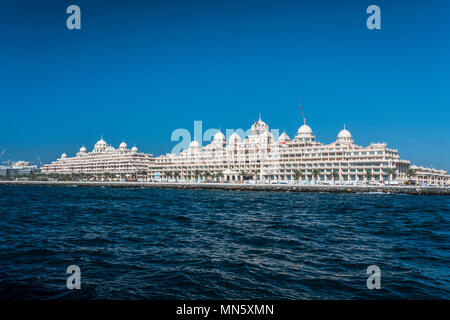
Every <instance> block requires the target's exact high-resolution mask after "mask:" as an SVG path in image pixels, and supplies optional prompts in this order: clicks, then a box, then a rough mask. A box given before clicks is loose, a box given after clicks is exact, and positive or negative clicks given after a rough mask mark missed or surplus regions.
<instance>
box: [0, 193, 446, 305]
mask: <svg viewBox="0 0 450 320" xmlns="http://www.w3.org/2000/svg"><path fill="white" fill-rule="evenodd" d="M0 215H1V216H0V252H1V254H0V298H11V299H47V298H49V299H172V298H175V299H219V298H226V299H421V298H425V299H435V298H437V299H449V298H450V269H449V266H450V198H449V197H446V196H413V195H390V194H329V193H278V192H235V191H206V190H162V189H114V188H111V189H110V188H82V187H42V186H41V187H39V186H30V187H26V186H0ZM73 264H75V265H78V266H79V267H80V269H81V290H68V289H67V287H66V279H67V277H68V276H69V275H67V274H66V268H67V267H68V266H69V265H73ZM369 265H377V266H379V267H380V269H381V289H380V290H369V289H368V288H367V286H366V280H367V277H368V276H367V274H366V269H367V267H368V266H369Z"/></svg>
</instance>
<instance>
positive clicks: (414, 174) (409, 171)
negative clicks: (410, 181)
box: [406, 168, 416, 178]
mask: <svg viewBox="0 0 450 320" xmlns="http://www.w3.org/2000/svg"><path fill="white" fill-rule="evenodd" d="M406 175H407V176H408V178H411V177H415V176H416V171H415V170H414V169H411V168H408V170H406Z"/></svg>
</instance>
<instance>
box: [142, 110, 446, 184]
mask: <svg viewBox="0 0 450 320" xmlns="http://www.w3.org/2000/svg"><path fill="white" fill-rule="evenodd" d="M409 169H412V170H413V171H414V172H415V171H416V170H417V173H416V174H415V175H413V174H411V170H409ZM149 173H150V177H152V178H161V179H168V178H174V177H175V178H177V179H181V180H194V179H198V178H199V176H200V177H202V178H203V179H205V178H206V179H208V178H209V179H215V180H217V178H219V179H220V180H224V181H227V182H242V181H243V180H248V179H250V180H256V181H263V182H266V183H274V182H275V183H276V182H285V183H291V182H294V181H299V182H300V183H311V182H312V181H315V182H321V183H336V182H337V183H341V182H342V183H358V182H359V183H368V182H374V183H375V182H379V183H386V182H388V181H389V182H393V181H397V182H402V183H403V182H405V181H414V182H416V183H421V184H430V185H431V184H432V185H441V186H444V185H449V181H450V180H449V175H448V174H447V172H446V171H444V170H435V169H431V168H424V167H416V166H412V167H410V162H409V161H407V160H402V159H400V157H399V155H398V150H396V149H391V148H388V147H387V145H386V143H372V144H370V145H369V146H367V147H363V146H359V145H357V144H355V143H354V141H353V137H352V135H351V133H350V132H349V131H348V130H347V129H345V128H344V129H343V130H342V131H340V132H339V134H338V135H337V139H336V141H334V142H332V143H330V144H323V143H320V142H317V141H316V138H315V136H314V134H313V131H312V129H311V128H310V127H309V126H308V125H307V124H306V123H304V124H303V125H302V126H301V127H300V128H299V129H298V131H297V133H296V135H295V137H294V138H293V139H290V138H289V136H288V135H287V134H286V133H285V132H283V133H282V134H281V135H280V136H279V137H278V138H275V136H274V134H273V133H272V132H271V131H270V130H269V127H268V125H267V124H266V123H265V122H264V121H262V120H261V119H259V120H257V121H255V122H254V123H253V125H252V126H251V128H250V130H249V134H248V136H246V137H241V136H239V135H238V134H237V133H236V132H234V133H233V134H231V136H230V137H229V139H228V141H227V139H226V137H225V135H224V134H223V133H222V132H220V131H218V132H217V133H216V134H215V136H214V137H213V140H212V142H211V143H210V144H208V145H206V146H204V147H201V146H200V144H199V143H198V142H197V141H192V142H191V144H190V145H189V148H188V149H186V150H184V151H182V152H180V153H179V154H166V155H163V156H159V157H157V158H155V161H154V162H152V164H151V165H150V167H149Z"/></svg>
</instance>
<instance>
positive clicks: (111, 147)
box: [105, 146, 115, 152]
mask: <svg viewBox="0 0 450 320" xmlns="http://www.w3.org/2000/svg"><path fill="white" fill-rule="evenodd" d="M105 150H106V151H108V152H113V151H114V150H115V149H114V147H113V146H108V147H106V149H105Z"/></svg>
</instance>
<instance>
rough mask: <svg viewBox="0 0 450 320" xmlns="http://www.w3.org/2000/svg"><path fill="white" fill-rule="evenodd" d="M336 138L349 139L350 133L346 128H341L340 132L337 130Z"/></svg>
mask: <svg viewBox="0 0 450 320" xmlns="http://www.w3.org/2000/svg"><path fill="white" fill-rule="evenodd" d="M338 138H345V139H351V138H352V134H351V133H350V131H348V130H347V129H343V130H341V132H339V134H338Z"/></svg>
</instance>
